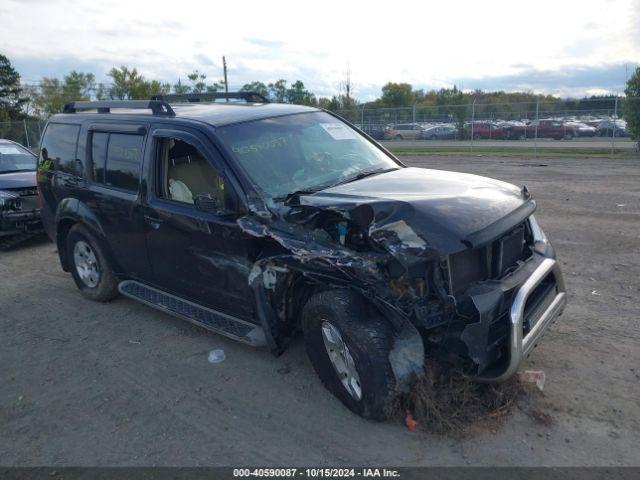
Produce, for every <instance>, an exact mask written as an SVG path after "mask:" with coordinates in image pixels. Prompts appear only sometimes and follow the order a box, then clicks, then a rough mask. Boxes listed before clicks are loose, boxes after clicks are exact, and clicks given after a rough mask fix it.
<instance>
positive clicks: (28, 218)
mask: <svg viewBox="0 0 640 480" xmlns="http://www.w3.org/2000/svg"><path fill="white" fill-rule="evenodd" d="M40 230H42V222H41V216H40V210H29V211H26V212H23V211H20V210H18V211H9V212H7V211H4V212H3V211H0V237H6V236H8V235H16V234H19V233H25V232H36V231H40Z"/></svg>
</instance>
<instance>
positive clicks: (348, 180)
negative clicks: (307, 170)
mask: <svg viewBox="0 0 640 480" xmlns="http://www.w3.org/2000/svg"><path fill="white" fill-rule="evenodd" d="M394 170H398V168H397V167H394V168H375V169H373V170H365V171H364V172H360V173H358V174H356V175H353V176H352V177H347V178H345V179H344V180H340V181H339V182H338V183H334V184H333V185H332V187H335V186H336V185H344V184H345V183H351V182H355V181H356V180H361V179H363V178H365V177H371V176H373V175H380V174H381V173H386V172H392V171H394Z"/></svg>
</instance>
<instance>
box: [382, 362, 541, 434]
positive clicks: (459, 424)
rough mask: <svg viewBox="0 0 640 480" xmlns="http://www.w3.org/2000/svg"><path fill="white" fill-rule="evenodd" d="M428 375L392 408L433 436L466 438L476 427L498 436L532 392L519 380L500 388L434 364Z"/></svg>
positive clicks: (506, 383)
mask: <svg viewBox="0 0 640 480" xmlns="http://www.w3.org/2000/svg"><path fill="white" fill-rule="evenodd" d="M425 371H426V374H425V375H424V376H423V377H422V378H420V379H419V380H418V382H417V383H416V384H415V385H414V387H413V388H412V389H411V391H410V392H408V393H403V394H400V395H399V396H398V397H397V398H396V400H395V401H394V402H393V403H392V405H391V406H390V409H391V412H392V413H393V415H394V416H398V415H402V418H405V416H406V415H407V414H410V415H411V416H412V417H413V418H415V420H416V421H417V422H418V428H419V429H422V430H426V431H428V432H430V433H437V434H446V435H452V436H464V435H466V434H468V433H470V431H471V429H472V427H481V428H484V429H487V430H489V431H492V432H495V431H496V429H497V428H498V427H499V426H500V425H501V424H502V422H503V421H504V419H505V418H506V417H507V415H508V414H509V413H510V412H511V411H512V409H513V407H515V406H516V404H517V403H518V400H519V399H520V398H522V397H523V396H525V394H526V395H529V392H532V391H531V390H530V389H528V388H525V387H524V386H523V385H522V384H521V383H520V381H519V380H518V377H517V376H516V377H514V378H512V379H510V380H508V381H507V382H505V383H502V384H500V385H490V384H482V383H478V382H474V381H473V380H471V379H469V378H468V377H465V376H464V375H463V374H462V372H461V371H460V370H458V369H456V368H453V367H451V366H448V365H445V364H442V363H437V362H435V361H430V362H429V363H428V364H427V365H425Z"/></svg>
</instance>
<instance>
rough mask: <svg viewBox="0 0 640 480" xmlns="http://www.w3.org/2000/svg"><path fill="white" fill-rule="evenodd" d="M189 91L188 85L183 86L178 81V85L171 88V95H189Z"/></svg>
mask: <svg viewBox="0 0 640 480" xmlns="http://www.w3.org/2000/svg"><path fill="white" fill-rule="evenodd" d="M190 91H191V87H190V86H189V85H185V84H184V83H182V81H180V79H178V83H176V84H175V85H174V86H173V93H177V94H178V95H183V94H185V93H189V92H190Z"/></svg>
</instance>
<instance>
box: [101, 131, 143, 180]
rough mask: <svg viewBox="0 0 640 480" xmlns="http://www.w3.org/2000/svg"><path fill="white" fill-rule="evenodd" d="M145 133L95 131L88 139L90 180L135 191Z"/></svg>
mask: <svg viewBox="0 0 640 480" xmlns="http://www.w3.org/2000/svg"><path fill="white" fill-rule="evenodd" d="M143 144H144V136H142V135H130V134H124V133H104V132H94V133H93V134H92V140H91V159H92V170H93V181H94V182H96V183H102V184H105V185H108V186H110V187H114V188H118V189H121V190H128V191H131V192H136V191H138V184H139V183H140V164H141V162H142V148H143Z"/></svg>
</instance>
